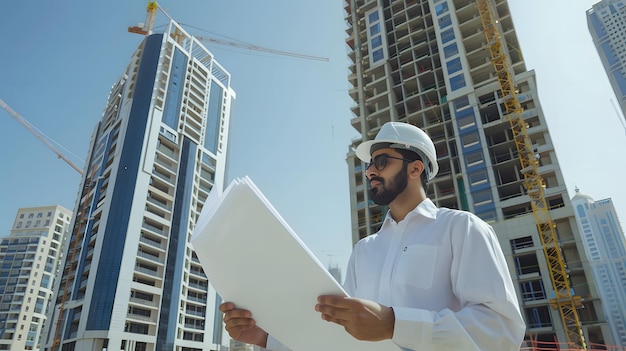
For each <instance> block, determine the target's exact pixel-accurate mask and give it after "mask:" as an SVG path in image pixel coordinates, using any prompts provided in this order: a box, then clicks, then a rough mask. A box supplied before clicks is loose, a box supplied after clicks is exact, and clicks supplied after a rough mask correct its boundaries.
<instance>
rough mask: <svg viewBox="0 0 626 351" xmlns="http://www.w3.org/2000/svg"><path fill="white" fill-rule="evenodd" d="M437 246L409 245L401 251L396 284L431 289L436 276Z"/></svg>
mask: <svg viewBox="0 0 626 351" xmlns="http://www.w3.org/2000/svg"><path fill="white" fill-rule="evenodd" d="M436 262H437V246H433V245H409V246H405V247H404V249H403V250H402V251H401V254H400V259H399V260H398V266H397V267H396V274H395V279H394V280H395V282H396V283H397V284H408V285H411V286H414V287H416V288H420V289H430V288H431V287H432V285H433V277H434V276H435V266H436Z"/></svg>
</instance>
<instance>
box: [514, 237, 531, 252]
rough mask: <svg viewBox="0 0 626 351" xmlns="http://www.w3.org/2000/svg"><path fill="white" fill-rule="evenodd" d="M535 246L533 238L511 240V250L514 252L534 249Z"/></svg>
mask: <svg viewBox="0 0 626 351" xmlns="http://www.w3.org/2000/svg"><path fill="white" fill-rule="evenodd" d="M533 246H534V244H533V237H532V236H525V237H523V238H517V239H513V240H511V249H513V252H515V251H517V250H521V249H526V248H529V247H533Z"/></svg>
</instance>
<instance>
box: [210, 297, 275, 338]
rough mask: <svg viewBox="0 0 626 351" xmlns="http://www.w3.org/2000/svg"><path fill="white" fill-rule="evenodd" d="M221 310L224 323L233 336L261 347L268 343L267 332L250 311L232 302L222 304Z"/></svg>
mask: <svg viewBox="0 0 626 351" xmlns="http://www.w3.org/2000/svg"><path fill="white" fill-rule="evenodd" d="M220 311H222V312H223V313H224V324H225V325H226V331H228V334H230V337H231V338H233V339H235V340H238V341H241V342H245V343H246V344H255V345H259V346H261V347H265V346H266V345H267V333H266V332H265V330H263V329H261V328H260V327H258V326H257V325H256V321H255V320H254V319H252V313H250V311H248V310H242V309H238V308H235V304H233V303H232V302H224V303H223V304H221V305H220Z"/></svg>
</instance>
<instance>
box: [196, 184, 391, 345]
mask: <svg viewBox="0 0 626 351" xmlns="http://www.w3.org/2000/svg"><path fill="white" fill-rule="evenodd" d="M191 243H192V245H193V247H194V250H195V251H196V254H197V256H198V259H199V260H200V263H201V264H202V268H203V269H204V272H205V273H206V275H207V277H208V278H209V282H210V283H211V285H212V286H213V287H214V288H215V290H216V291H217V292H218V293H219V294H220V295H221V296H222V298H223V300H224V301H231V302H234V303H235V304H236V305H237V306H238V307H241V308H244V309H248V310H250V311H251V312H252V316H253V318H254V319H255V320H256V322H257V324H258V325H259V326H260V327H261V328H263V329H265V331H267V332H268V333H269V334H271V335H272V336H273V337H275V338H276V339H278V340H280V341H281V342H282V343H283V344H285V345H286V346H288V347H289V348H291V349H292V350H293V351H319V350H330V351H333V350H341V351H350V350H355V351H356V350H359V351H397V350H399V348H398V347H397V346H396V345H395V344H394V343H393V342H391V341H389V340H386V341H381V342H365V341H359V340H356V339H354V338H353V337H352V336H350V335H349V334H348V333H346V332H345V330H344V329H343V327H341V326H339V325H336V324H334V323H329V322H326V321H323V320H322V319H321V317H320V314H319V313H318V312H316V311H315V304H316V300H317V296H319V295H323V294H337V295H346V293H345V291H344V290H343V289H342V287H341V285H340V284H339V283H338V282H337V281H335V279H334V278H333V277H332V276H331V275H330V273H328V271H327V270H326V269H325V268H324V266H323V265H322V264H321V263H320V262H319V261H318V260H317V258H315V256H314V255H313V254H312V253H311V251H310V250H309V249H308V248H307V247H306V245H304V243H303V242H302V241H301V240H300V238H298V236H297V235H296V234H295V233H294V232H293V230H292V229H291V228H290V227H289V225H288V224H287V223H286V222H285V221H284V220H283V219H282V218H281V216H280V214H278V212H277V211H276V210H275V209H274V208H273V207H272V205H271V204H270V203H269V201H267V199H266V198H265V197H264V196H263V194H262V193H261V192H260V191H259V189H258V188H257V187H256V186H255V185H254V183H253V182H252V180H251V179H250V178H248V177H244V178H239V179H235V180H234V181H233V182H232V183H231V184H230V185H229V186H228V188H226V190H224V193H223V194H219V193H218V192H211V194H210V195H209V197H208V198H207V201H206V202H205V204H204V208H203V210H202V213H201V215H200V218H199V219H198V222H197V225H196V228H195V229H194V233H193V236H192V238H191Z"/></svg>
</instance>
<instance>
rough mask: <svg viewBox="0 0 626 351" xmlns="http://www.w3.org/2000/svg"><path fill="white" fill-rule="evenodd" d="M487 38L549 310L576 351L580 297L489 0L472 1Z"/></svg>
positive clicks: (580, 340) (579, 336) (582, 342)
mask: <svg viewBox="0 0 626 351" xmlns="http://www.w3.org/2000/svg"><path fill="white" fill-rule="evenodd" d="M476 4H477V7H478V10H479V12H480V17H481V21H482V25H483V29H484V32H485V37H486V39H487V46H488V48H489V52H490V54H491V62H492V63H493V66H494V68H495V71H496V76H497V77H498V82H499V83H500V92H501V93H502V101H503V103H504V106H505V107H506V118H507V119H508V121H509V122H510V124H511V131H512V132H513V139H514V140H515V145H516V147H517V151H518V155H519V159H520V163H521V167H522V170H521V173H522V174H523V176H524V186H525V188H526V192H527V194H528V196H529V198H530V204H531V207H532V211H533V215H534V217H535V223H536V225H537V231H538V232H539V237H540V238H541V244H542V246H543V251H544V255H545V258H546V261H547V264H548V270H549V272H550V280H551V281H552V288H553V289H554V293H555V295H556V296H555V298H554V299H552V300H550V305H551V306H552V308H554V309H557V310H558V311H559V314H560V316H561V321H562V322H563V328H564V329H565V335H566V337H567V341H568V342H569V343H571V344H573V345H574V347H576V348H581V349H584V348H586V343H585V337H584V335H583V332H582V327H581V323H580V318H579V316H578V311H577V307H580V306H581V300H580V296H575V295H574V294H573V293H572V290H571V287H570V283H569V277H568V274H567V271H566V267H565V261H564V258H563V256H562V253H561V249H560V247H559V243H558V238H557V235H556V232H555V231H554V228H555V224H554V222H553V220H552V218H551V216H550V212H549V207H548V204H547V201H546V197H545V193H544V183H543V179H542V177H541V175H540V174H539V170H538V167H539V163H538V161H537V159H536V158H535V152H534V149H533V145H532V141H531V140H530V137H529V136H528V131H527V126H526V122H525V121H524V119H523V117H522V112H523V108H522V106H521V104H520V102H519V99H518V97H517V91H516V88H515V78H514V77H515V76H514V73H513V72H512V70H511V68H510V66H509V63H508V60H509V58H508V56H507V53H506V51H505V50H504V48H503V43H502V41H503V40H504V39H503V38H502V36H501V34H500V30H499V29H498V26H497V22H496V21H495V19H494V17H493V12H492V10H491V5H490V1H489V0H477V2H476Z"/></svg>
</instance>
